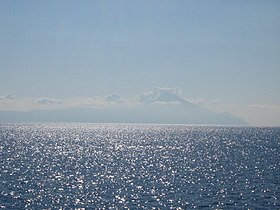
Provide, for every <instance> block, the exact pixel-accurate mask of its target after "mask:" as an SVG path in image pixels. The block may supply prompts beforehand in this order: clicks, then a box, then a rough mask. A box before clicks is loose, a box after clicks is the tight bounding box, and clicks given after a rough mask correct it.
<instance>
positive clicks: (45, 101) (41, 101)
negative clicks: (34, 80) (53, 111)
mask: <svg viewBox="0 0 280 210" xmlns="http://www.w3.org/2000/svg"><path fill="white" fill-rule="evenodd" d="M33 102H35V103H38V104H41V105H55V104H62V103H63V100H61V99H54V98H38V99H34V100H33Z"/></svg>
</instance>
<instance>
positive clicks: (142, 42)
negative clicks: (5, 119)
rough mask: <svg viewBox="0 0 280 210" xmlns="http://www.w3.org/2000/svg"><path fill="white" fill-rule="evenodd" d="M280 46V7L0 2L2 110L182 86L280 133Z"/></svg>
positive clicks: (190, 95)
mask: <svg viewBox="0 0 280 210" xmlns="http://www.w3.org/2000/svg"><path fill="white" fill-rule="evenodd" d="M279 37H280V1H278V0H275V1H273V0H271V1H263V0H261V1H258V0H251V1H250V0H247V1H244V0H234V1H224V0H214V1H206V0H192V1H187V0H182V1H179V0H175V1H170V0H168V1H164V0H160V1H156V0H155V1H150V0H148V1H144V0H141V1H133V0H127V1H118V0H117V1H94V0H93V1H89V0H84V1H70V0H66V1H63V0H60V1H55V0H53V1H51V0H49V1H43V0H41V1H40V0H39V1H38V0H36V1H28V0H26V1H17V0H14V1H13V0H1V1H0V110H3V109H7V106H6V105H3V103H4V101H5V100H19V101H20V100H21V101H22V100H25V99H27V98H28V99H33V98H42V97H44V98H56V99H63V98H72V99H73V98H81V97H94V96H105V95H108V94H111V93H117V94H119V95H121V96H122V97H124V98H125V97H130V98H131V97H134V96H135V95H137V94H141V93H142V92H145V91H148V90H151V89H153V88H155V87H167V88H173V87H178V88H180V90H181V94H182V95H183V96H184V97H185V98H187V99H189V100H190V101H192V102H194V103H198V104H201V105H203V106H205V107H207V108H209V109H210V110H213V111H218V112H224V111H228V112H230V113H232V114H234V115H236V116H239V117H242V118H243V119H245V120H246V121H248V122H249V123H251V124H258V125H280V94H279V92H280V38H279ZM13 103H16V102H13ZM1 106H2V107H1Z"/></svg>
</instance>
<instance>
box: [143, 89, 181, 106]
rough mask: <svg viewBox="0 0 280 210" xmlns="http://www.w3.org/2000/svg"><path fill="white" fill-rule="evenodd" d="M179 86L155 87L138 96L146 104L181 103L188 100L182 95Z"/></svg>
mask: <svg viewBox="0 0 280 210" xmlns="http://www.w3.org/2000/svg"><path fill="white" fill-rule="evenodd" d="M180 95H181V90H180V89H179V88H154V89H153V90H152V91H149V92H145V93H142V94H141V95H140V96H139V97H138V101H139V102H140V103H146V104H180V103H184V102H186V100H185V99H184V98H183V97H181V96H180Z"/></svg>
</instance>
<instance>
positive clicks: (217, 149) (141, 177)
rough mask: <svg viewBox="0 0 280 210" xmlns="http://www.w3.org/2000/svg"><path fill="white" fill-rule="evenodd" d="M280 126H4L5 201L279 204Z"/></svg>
mask: <svg viewBox="0 0 280 210" xmlns="http://www.w3.org/2000/svg"><path fill="white" fill-rule="evenodd" d="M279 142H280V128H278V127H271V128H265V127H218V126H215V127H211V126H184V125H137V124H62V123H61V124H0V158H1V162H0V170H1V173H0V184H1V185H0V203H1V208H6V209H22V208H25V209H36V208H37V209H47V208H51V209H52V208H62V209H69V208H76V209H77V208H80V209H83V208H84V209H92V208H106V209H109V208H113V209H116V208H119V209H125V208H131V209H139V208H142V209H153V208H154V209H158V208H161V209H164V208H168V209H180V208H181V209H189V208H213V209H216V208H236V209H238V208H261V209H279V208H280V204H279V195H280V191H279V186H280V185H279V181H280V178H279V174H280V173H279V172H280V171H279V168H280V167H279V163H280V160H279V159H280V156H279V151H280V150H279V144H280V143H279Z"/></svg>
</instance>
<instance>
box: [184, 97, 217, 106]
mask: <svg viewBox="0 0 280 210" xmlns="http://www.w3.org/2000/svg"><path fill="white" fill-rule="evenodd" d="M188 101H190V102H191V103H193V104H196V105H199V106H208V105H212V104H217V103H219V102H220V101H219V100H215V99H206V98H188Z"/></svg>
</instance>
